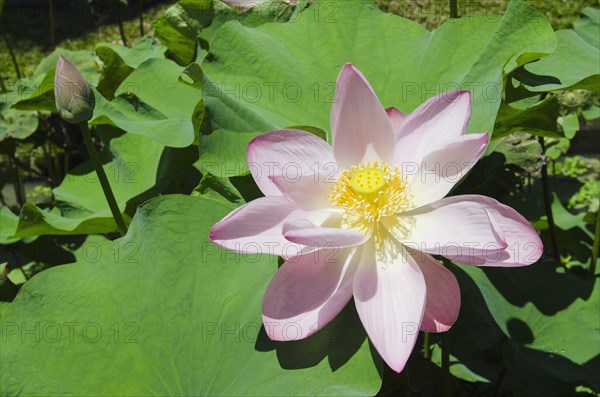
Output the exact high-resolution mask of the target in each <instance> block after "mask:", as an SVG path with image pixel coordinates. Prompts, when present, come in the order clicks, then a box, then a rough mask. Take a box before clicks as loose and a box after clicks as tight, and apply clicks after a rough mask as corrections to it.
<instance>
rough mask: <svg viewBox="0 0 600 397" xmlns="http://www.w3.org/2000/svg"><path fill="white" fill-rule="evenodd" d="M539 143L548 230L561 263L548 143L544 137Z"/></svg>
mask: <svg viewBox="0 0 600 397" xmlns="http://www.w3.org/2000/svg"><path fill="white" fill-rule="evenodd" d="M538 141H539V143H540V146H541V148H542V157H543V161H542V189H543V194H544V206H545V207H546V217H547V218H548V228H549V229H550V238H551V239H552V248H553V251H554V259H556V260H557V261H560V246H559V245H558V234H557V232H556V224H555V223H554V215H553V214H552V196H551V193H550V184H549V182H548V159H547V158H546V143H545V142H544V137H539V138H538Z"/></svg>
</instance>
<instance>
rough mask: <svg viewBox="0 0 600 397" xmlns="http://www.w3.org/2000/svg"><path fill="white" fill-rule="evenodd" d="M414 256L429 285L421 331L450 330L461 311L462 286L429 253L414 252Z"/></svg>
mask: <svg viewBox="0 0 600 397" xmlns="http://www.w3.org/2000/svg"><path fill="white" fill-rule="evenodd" d="M412 257H413V258H414V259H415V261H416V262H417V263H418V264H419V267H420V268H421V271H422V272H423V276H424V277H425V284H426V286H427V300H426V301H425V313H424V315H423V322H422V323H421V331H425V332H445V331H448V330H449V329H450V327H452V325H453V324H454V323H455V322H456V319H457V318H458V312H459V311H460V288H459V286H458V282H457V281H456V277H454V274H452V272H451V271H450V270H448V269H446V267H445V266H443V265H442V264H440V263H439V262H438V261H436V260H435V259H434V258H433V257H432V256H431V255H429V254H426V253H424V252H414V253H412Z"/></svg>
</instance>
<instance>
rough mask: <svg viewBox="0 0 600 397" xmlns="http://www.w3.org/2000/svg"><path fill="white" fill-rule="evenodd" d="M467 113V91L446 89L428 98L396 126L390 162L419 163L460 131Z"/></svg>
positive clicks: (467, 119) (466, 121)
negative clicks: (394, 152) (394, 149)
mask: <svg viewBox="0 0 600 397" xmlns="http://www.w3.org/2000/svg"><path fill="white" fill-rule="evenodd" d="M470 117H471V94H470V93H469V91H448V92H444V93H443V94H440V95H436V96H434V97H433V98H431V99H429V100H428V101H427V102H425V103H423V104H422V105H421V106H419V107H418V108H417V109H415V111H413V112H412V113H410V114H409V115H408V116H407V117H406V118H405V119H404V121H403V123H402V125H401V126H400V130H399V131H398V132H397V134H396V136H397V137H398V139H397V140H396V154H395V157H394V163H395V164H396V165H398V166H399V167H401V168H403V166H404V167H406V166H410V165H414V164H420V163H421V161H422V160H423V159H424V158H425V156H426V155H427V154H428V153H429V152H431V151H433V150H436V149H438V148H439V147H441V146H443V145H445V144H446V143H448V142H450V141H452V140H453V139H455V138H458V137H459V136H461V135H463V134H464V132H465V131H466V129H467V125H468V123H469V119H470Z"/></svg>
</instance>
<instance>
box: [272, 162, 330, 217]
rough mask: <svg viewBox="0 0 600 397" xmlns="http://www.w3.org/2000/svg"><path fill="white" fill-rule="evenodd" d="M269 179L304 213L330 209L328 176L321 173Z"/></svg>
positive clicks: (276, 176)
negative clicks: (304, 211)
mask: <svg viewBox="0 0 600 397" xmlns="http://www.w3.org/2000/svg"><path fill="white" fill-rule="evenodd" d="M270 179H271V180H272V181H273V183H274V184H275V186H277V188H278V189H279V191H280V192H282V193H283V195H284V196H285V197H286V198H287V199H288V200H290V201H293V202H294V203H296V205H297V206H298V208H301V209H303V210H306V211H310V210H315V209H321V208H331V202H330V201H329V194H330V193H331V186H332V182H327V181H328V176H327V175H324V174H323V173H321V172H317V173H310V174H308V175H297V176H294V177H288V176H285V175H275V176H272V177H270Z"/></svg>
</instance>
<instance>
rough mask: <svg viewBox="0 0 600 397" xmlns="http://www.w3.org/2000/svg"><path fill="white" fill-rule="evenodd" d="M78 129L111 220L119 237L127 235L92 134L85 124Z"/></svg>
mask: <svg viewBox="0 0 600 397" xmlns="http://www.w3.org/2000/svg"><path fill="white" fill-rule="evenodd" d="M79 128H81V134H82V135H83V141H84V143H85V147H86V148H87V151H88V154H89V155H90V160H91V161H92V164H94V168H96V174H97V175H98V180H100V185H101V186H102V191H103V192H104V196H105V197H106V201H107V202H108V206H109V207H110V212H112V215H113V218H115V222H116V223H117V226H118V227H119V232H120V233H121V236H124V235H125V233H127V227H126V226H125V221H124V220H123V215H122V214H121V210H119V205H118V204H117V200H116V199H115V195H114V194H113V191H112V189H111V188H110V183H108V178H107V177H106V173H105V172H104V168H102V162H101V161H100V156H99V155H98V151H97V150H96V147H95V146H94V142H93V141H92V133H91V132H90V129H89V127H88V125H87V122H84V123H81V124H79Z"/></svg>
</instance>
